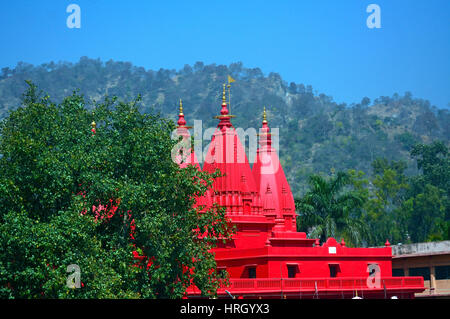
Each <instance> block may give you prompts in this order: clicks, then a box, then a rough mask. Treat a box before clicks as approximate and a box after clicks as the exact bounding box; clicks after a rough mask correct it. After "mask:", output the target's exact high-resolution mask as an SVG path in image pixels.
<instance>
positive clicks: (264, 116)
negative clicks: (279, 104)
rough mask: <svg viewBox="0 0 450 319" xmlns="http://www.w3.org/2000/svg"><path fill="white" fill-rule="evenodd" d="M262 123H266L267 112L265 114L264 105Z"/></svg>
mask: <svg viewBox="0 0 450 319" xmlns="http://www.w3.org/2000/svg"><path fill="white" fill-rule="evenodd" d="M262 122H263V124H264V123H267V114H266V107H265V106H264V112H263V121H262Z"/></svg>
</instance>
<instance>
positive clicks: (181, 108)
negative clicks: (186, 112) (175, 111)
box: [180, 99, 183, 115]
mask: <svg viewBox="0 0 450 319" xmlns="http://www.w3.org/2000/svg"><path fill="white" fill-rule="evenodd" d="M180 115H183V101H181V99H180Z"/></svg>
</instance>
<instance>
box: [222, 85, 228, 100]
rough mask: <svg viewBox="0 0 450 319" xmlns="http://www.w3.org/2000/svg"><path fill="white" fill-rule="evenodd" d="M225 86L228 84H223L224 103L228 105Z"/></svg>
mask: <svg viewBox="0 0 450 319" xmlns="http://www.w3.org/2000/svg"><path fill="white" fill-rule="evenodd" d="M225 86H226V84H225V83H224V84H223V94H222V102H223V103H227V97H226V96H225Z"/></svg>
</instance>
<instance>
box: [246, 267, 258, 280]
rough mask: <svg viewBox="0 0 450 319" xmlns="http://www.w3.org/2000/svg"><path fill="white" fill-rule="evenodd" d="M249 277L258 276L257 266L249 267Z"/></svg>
mask: <svg viewBox="0 0 450 319" xmlns="http://www.w3.org/2000/svg"><path fill="white" fill-rule="evenodd" d="M248 278H256V267H249V268H248Z"/></svg>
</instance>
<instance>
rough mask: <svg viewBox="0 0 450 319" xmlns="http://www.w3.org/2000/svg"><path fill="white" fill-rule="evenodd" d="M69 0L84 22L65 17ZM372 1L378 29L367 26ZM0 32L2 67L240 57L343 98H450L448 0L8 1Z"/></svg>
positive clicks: (161, 63) (151, 65)
mask: <svg viewBox="0 0 450 319" xmlns="http://www.w3.org/2000/svg"><path fill="white" fill-rule="evenodd" d="M71 3H75V4H77V5H79V6H80V8H81V28H80V29H69V28H68V27H67V25H66V20H67V17H68V16H69V13H67V12H66V8H67V6H68V5H69V4H71ZM371 3H375V4H378V5H379V7H380V8H381V28H380V29H376V28H374V29H369V28H368V27H367V25H366V19H367V17H368V16H369V15H370V13H367V12H366V8H367V6H368V5H369V4H371ZM0 39H1V42H2V46H1V49H0V68H1V67H5V66H9V67H14V66H15V65H16V64H17V62H18V61H24V62H28V63H32V64H42V63H46V62H50V61H55V62H57V61H70V62H76V61H78V60H79V58H80V57H81V56H88V57H90V58H101V59H102V60H104V61H107V60H109V59H113V60H116V61H130V62H132V63H133V64H134V65H137V66H143V67H145V68H146V69H156V70H157V69H159V68H170V69H180V68H182V67H183V66H184V64H191V65H192V64H194V63H195V62H196V61H203V62H204V63H206V64H209V63H216V64H226V65H228V64H230V63H232V62H237V61H242V62H243V63H244V66H246V67H260V68H261V70H262V71H263V72H264V73H265V74H268V73H269V72H278V73H279V74H280V75H281V76H282V77H283V79H285V80H286V81H288V82H291V81H294V82H296V83H304V84H305V85H308V84H311V85H312V86H313V88H314V89H315V90H317V91H318V92H320V93H325V94H327V95H331V96H333V98H334V100H335V101H337V102H339V103H341V102H346V103H348V104H350V103H352V102H360V101H361V99H362V98H363V97H364V96H368V97H369V98H371V99H372V100H373V99H374V98H376V97H378V96H381V95H388V96H391V95H392V94H393V93H395V92H397V93H399V94H403V93H404V92H405V91H411V92H412V93H413V96H415V97H420V98H424V99H428V100H430V102H431V104H432V105H436V106H437V107H440V108H443V107H448V104H449V103H450V0H420V1H417V0H386V1H385V0H370V1H361V0H341V1H336V0H334V1H325V0H322V1H320V0H293V1H282V0H278V1H246V0H240V1H234V0H230V1H224V0H222V1H216V0H208V1H195V0H191V1H187V0H185V1H169V0H168V1H162V0H160V1H153V0H145V1H144V0H142V1H138V0H133V1H131V0H129V1H124V0H123V1H113V0H71V1H66V0H55V1H50V0H41V1H34V0H14V1H1V3H0Z"/></svg>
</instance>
